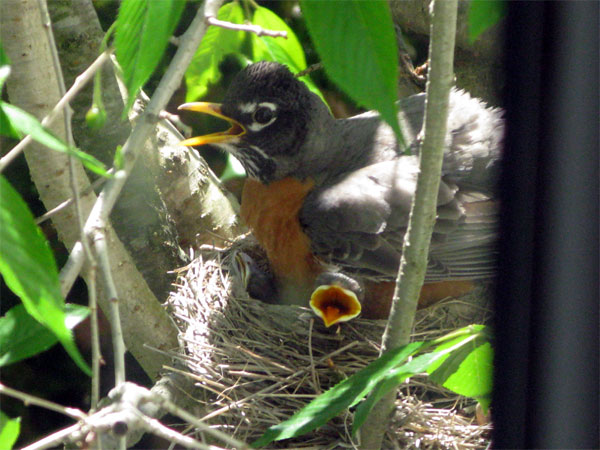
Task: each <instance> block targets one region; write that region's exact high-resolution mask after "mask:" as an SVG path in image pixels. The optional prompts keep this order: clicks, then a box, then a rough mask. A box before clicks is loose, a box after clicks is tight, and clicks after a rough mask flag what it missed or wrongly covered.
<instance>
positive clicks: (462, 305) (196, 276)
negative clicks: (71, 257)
mask: <svg viewBox="0 0 600 450" xmlns="http://www.w3.org/2000/svg"><path fill="white" fill-rule="evenodd" d="M253 245H254V244H253V243H252V241H251V239H248V238H246V239H242V240H241V241H239V242H237V243H236V244H234V246H235V247H236V248H237V249H240V248H241V249H244V248H246V247H247V248H248V249H249V251H252V249H251V247H252V246H253ZM227 255H228V251H220V250H218V249H214V250H209V251H204V252H202V254H201V255H199V256H198V257H197V258H196V259H195V260H194V262H192V263H191V264H190V265H189V266H187V267H186V268H185V269H183V270H182V271H180V274H179V279H178V284H177V289H176V290H175V292H173V293H172V294H171V296H170V298H169V301H168V304H169V306H170V308H171V309H172V314H173V316H174V317H175V319H176V322H177V323H178V326H179V328H180V339H181V341H182V343H183V344H184V348H185V351H186V354H185V355H178V356H177V357H178V358H179V359H181V360H183V361H184V362H185V364H186V366H187V368H188V370H189V372H188V373H187V376H189V377H191V378H193V379H194V380H195V381H196V384H197V386H198V387H199V388H201V390H200V391H199V392H201V395H199V397H200V398H199V400H198V401H199V403H200V404H201V405H199V406H201V409H202V410H203V411H204V412H205V413H204V419H206V420H207V421H208V423H210V424H212V425H213V426H215V427H219V428H220V429H221V431H225V432H227V433H229V434H230V435H232V436H234V437H235V438H237V439H239V440H242V441H245V442H248V443H250V442H252V441H253V440H255V439H257V438H258V437H259V436H260V435H261V434H262V433H263V432H264V431H265V430H266V429H267V428H268V427H270V426H271V425H275V424H277V423H279V422H281V421H283V420H285V419H288V418H289V417H291V416H292V415H293V414H294V413H295V412H296V411H298V410H299V409H300V408H302V407H303V406H304V405H306V404H307V403H308V402H309V401H310V400H312V399H313V398H314V397H315V396H317V395H319V394H320V393H322V392H324V391H325V390H327V389H328V388H330V387H332V386H333V385H335V384H336V383H337V382H339V381H340V380H342V379H344V378H345V377H348V376H350V375H352V374H354V373H355V372H357V371H358V370H360V369H362V368H363V367H365V366H366V365H367V364H369V363H370V362H372V361H373V360H374V359H376V358H377V356H378V354H379V344H380V341H381V334H382V332H383V329H384V326H385V322H384V321H374V320H364V319H360V318H358V319H356V320H353V321H351V322H348V323H344V324H343V325H341V326H340V327H339V328H337V329H327V328H325V327H324V325H323V324H322V323H321V322H320V320H317V319H316V317H315V316H314V315H313V314H312V312H311V311H310V310H309V309H308V308H303V307H298V306H285V305H270V304H265V303H262V302H259V301H257V300H254V299H251V298H249V297H248V295H247V294H246V293H245V291H244V290H243V289H242V288H241V286H240V283H239V280H237V278H235V277H233V276H230V275H229V273H228V271H227V270H225V269H226V267H224V263H223V261H224V260H226V259H227V258H226V256H227ZM225 266H226V263H225ZM485 298H486V295H482V292H480V291H479V292H475V293H473V294H471V295H469V296H468V297H463V298H462V299H459V300H451V301H445V302H441V303H438V304H436V305H434V306H432V307H429V308H427V309H425V310H422V311H419V313H418V316H417V321H416V324H415V332H414V339H415V340H429V339H433V338H435V337H439V336H441V335H443V334H445V333H447V332H448V331H450V330H452V329H455V328H458V327H460V326H464V325H467V324H469V323H482V322H484V321H486V320H487V319H489V316H490V311H489V308H488V306H487V305H486V304H485V302H484V304H481V303H482V299H485ZM332 328H335V327H332ZM396 405H397V409H396V414H395V417H394V419H393V421H392V423H391V425H390V428H389V430H388V432H387V435H386V439H385V440H384V447H385V448H424V449H430V448H431V449H438V448H485V447H486V446H487V445H488V444H489V437H490V436H489V435H490V426H489V425H482V426H480V425H478V424H477V423H476V421H475V418H474V416H475V403H474V402H473V401H472V400H469V399H465V398H463V397H460V396H457V395H455V394H453V393H451V392H449V391H447V390H445V389H444V388H441V387H439V386H436V385H435V384H433V383H431V382H430V381H429V380H428V379H427V378H426V377H413V378H411V379H410V380H409V381H407V382H406V383H405V384H404V385H403V387H402V389H401V390H400V393H399V396H398V400H397V403H396ZM351 428H352V414H351V413H350V412H347V413H345V414H343V415H341V416H339V417H337V418H335V419H334V420H332V421H330V422H329V423H328V424H327V425H325V426H323V427H321V428H320V429H318V430H315V431H313V432H311V433H309V434H307V435H304V436H302V437H299V438H296V439H289V440H285V441H282V442H275V443H273V444H272V446H271V448H294V449H299V448H319V449H326V448H354V447H356V445H357V442H356V441H355V440H353V439H352V438H351V436H350V430H351Z"/></svg>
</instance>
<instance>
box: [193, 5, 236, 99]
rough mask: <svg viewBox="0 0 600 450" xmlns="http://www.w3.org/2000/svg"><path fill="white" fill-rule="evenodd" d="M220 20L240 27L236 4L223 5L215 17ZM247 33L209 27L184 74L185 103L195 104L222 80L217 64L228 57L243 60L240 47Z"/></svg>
mask: <svg viewBox="0 0 600 450" xmlns="http://www.w3.org/2000/svg"><path fill="white" fill-rule="evenodd" d="M217 18H218V19H219V20H224V21H227V22H232V23H243V21H244V11H243V10H242V7H241V6H240V5H239V3H237V2H235V3H228V4H226V5H223V6H222V7H221V8H220V9H219V12H218V14H217ZM245 37H246V33H244V32H243V31H234V30H226V29H224V28H221V27H209V28H208V30H207V31H206V34H205V35H204V38H203V39H202V43H201V44H200V47H198V50H196V53H195V54H194V57H193V58H192V62H191V63H190V66H189V67H188V69H187V71H186V72H185V83H186V86H187V94H186V102H193V101H197V100H198V99H199V98H201V97H203V96H204V95H206V92H207V90H208V86H209V85H210V84H214V83H217V82H218V81H219V80H220V79H221V71H220V70H219V63H220V62H221V61H222V60H223V58H224V57H225V56H227V55H229V54H237V55H238V57H242V58H245V57H243V56H242V47H243V44H244V40H245Z"/></svg>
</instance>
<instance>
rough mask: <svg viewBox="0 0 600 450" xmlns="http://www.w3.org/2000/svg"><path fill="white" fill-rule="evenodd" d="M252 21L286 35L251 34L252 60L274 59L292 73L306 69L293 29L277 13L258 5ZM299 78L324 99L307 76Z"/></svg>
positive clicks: (304, 59) (302, 52)
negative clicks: (282, 36) (284, 36)
mask: <svg viewBox="0 0 600 450" xmlns="http://www.w3.org/2000/svg"><path fill="white" fill-rule="evenodd" d="M252 23H253V24H254V25H259V26H261V27H262V28H264V29H265V30H276V31H285V32H287V36H288V37H287V39H284V38H281V37H277V38H275V37H270V36H257V35H255V34H252V35H251V42H252V60H253V61H276V62H278V63H280V64H285V65H286V66H287V67H288V68H289V69H290V71H291V72H292V73H298V72H300V71H302V70H304V69H306V58H305V56H304V50H303V49H302V44H300V41H299V40H298V37H297V36H296V34H295V33H294V31H293V30H292V29H291V28H290V27H288V26H287V24H286V23H285V22H284V21H283V20H282V19H281V18H280V17H279V16H278V15H277V14H275V13H274V12H273V11H271V10H270V9H268V8H263V7H258V8H256V11H254V15H253V16H252ZM300 80H302V81H303V82H304V83H305V84H306V85H307V87H308V88H309V89H310V90H311V91H312V92H314V93H315V94H317V95H318V96H319V97H321V99H322V100H323V101H325V99H324V98H323V95H322V94H321V91H320V90H319V88H318V87H317V86H316V84H314V82H313V81H312V80H311V79H310V77H309V76H303V77H300Z"/></svg>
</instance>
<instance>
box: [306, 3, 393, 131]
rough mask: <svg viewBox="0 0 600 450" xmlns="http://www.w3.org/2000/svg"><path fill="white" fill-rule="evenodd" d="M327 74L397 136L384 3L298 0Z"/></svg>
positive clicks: (389, 30) (389, 32)
mask: <svg viewBox="0 0 600 450" xmlns="http://www.w3.org/2000/svg"><path fill="white" fill-rule="evenodd" d="M300 4H301V6H302V12H303V14H304V18H305V20H306V25H307V28H308V31H309V33H310V36H311V38H312V40H313V43H314V44H315V47H316V49H317V51H318V53H319V56H320V57H321V61H322V62H323V65H324V67H325V71H326V72H327V74H328V75H329V77H330V78H331V79H332V80H333V81H334V82H335V83H336V84H337V85H338V86H339V87H340V88H341V89H342V90H344V92H346V93H347V94H348V95H349V96H350V97H351V98H353V99H354V100H355V101H356V102H357V103H359V104H360V105H362V106H364V107H366V108H368V109H376V110H377V111H379V113H380V114H381V117H382V119H383V120H385V121H386V122H387V123H388V124H389V125H390V126H391V127H392V128H393V129H394V132H395V133H396V135H398V136H401V134H400V127H399V125H398V119H397V115H396V114H397V110H396V105H395V101H396V98H397V84H398V83H397V82H398V49H397V44H396V36H395V33H394V26H393V22H392V17H391V13H390V10H389V5H388V3H387V2H384V1H370V2H369V1H360V0H346V1H344V2H333V1H318V2H317V1H309V0H303V1H301V2H300Z"/></svg>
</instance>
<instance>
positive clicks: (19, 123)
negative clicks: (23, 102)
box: [0, 102, 69, 152]
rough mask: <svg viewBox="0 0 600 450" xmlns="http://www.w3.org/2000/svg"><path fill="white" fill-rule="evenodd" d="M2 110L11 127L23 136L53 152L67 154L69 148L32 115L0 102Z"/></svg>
mask: <svg viewBox="0 0 600 450" xmlns="http://www.w3.org/2000/svg"><path fill="white" fill-rule="evenodd" d="M0 108H1V109H2V110H3V111H4V112H5V113H6V116H7V117H8V120H9V121H10V123H11V125H12V126H13V127H14V128H15V129H16V130H17V131H18V132H20V133H21V134H22V135H27V134H28V135H30V136H31V137H32V138H33V139H34V140H35V141H36V142H39V143H40V144H43V145H45V146H46V147H48V148H51V149H52V150H57V151H60V152H66V151H68V149H69V146H68V145H67V144H65V143H64V142H63V141H61V140H60V139H59V138H57V137H56V136H54V135H53V134H52V133H51V132H50V131H48V130H47V129H45V128H44V127H43V126H42V124H41V123H40V122H39V121H38V120H37V119H36V118H35V117H34V116H32V115H31V114H29V113H28V112H26V111H23V110H22V109H21V108H18V107H16V106H14V105H11V104H10V103H6V102H0Z"/></svg>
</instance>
